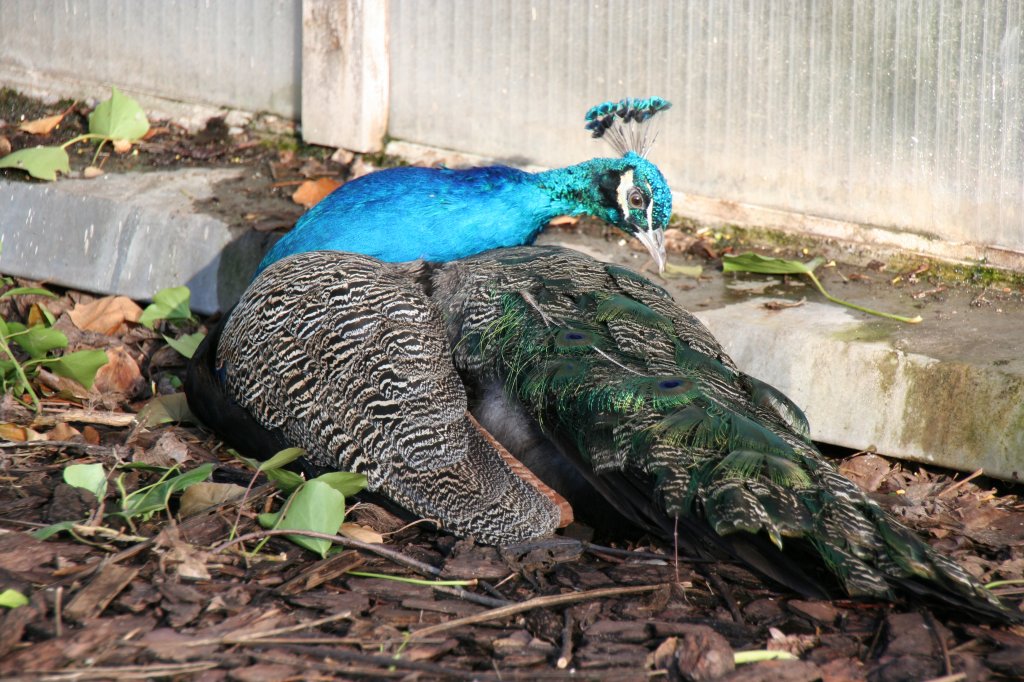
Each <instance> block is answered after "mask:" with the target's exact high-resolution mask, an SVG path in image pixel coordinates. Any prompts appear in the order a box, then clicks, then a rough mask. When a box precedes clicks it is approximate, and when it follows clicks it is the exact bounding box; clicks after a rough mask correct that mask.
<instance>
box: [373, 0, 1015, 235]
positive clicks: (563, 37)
mask: <svg viewBox="0 0 1024 682" xmlns="http://www.w3.org/2000/svg"><path fill="white" fill-rule="evenodd" d="M391 17H392V18H391V46H392V47H391V50H392V97H391V111H390V120H391V124H390V132H391V135H392V136H394V137H397V138H402V139H406V140H410V141H413V142H418V143H422V144H427V145H432V146H439V147H445V148H449V149H455V150H459V151H466V152H472V153H476V154H483V155H487V156H493V157H497V158H504V159H511V160H521V161H532V162H537V163H541V164H545V165H564V164H566V163H569V162H571V161H574V160H579V159H582V158H585V157H588V156H593V155H595V154H596V153H599V151H601V150H599V149H598V148H597V143H593V142H590V141H588V140H587V139H586V138H585V135H584V132H583V130H582V127H581V122H582V120H581V119H582V113H583V111H584V110H585V109H586V108H587V107H589V106H590V105H592V104H594V103H597V102H599V101H602V100H605V99H612V98H619V97H622V96H625V95H631V96H647V95H654V94H656V95H661V96H663V97H666V98H668V99H670V100H671V101H673V102H674V103H675V108H674V110H673V111H671V112H669V114H668V116H667V117H666V121H665V124H664V125H665V128H664V129H663V131H662V135H661V141H660V143H659V145H658V146H657V147H656V148H655V151H654V152H652V155H651V156H652V158H653V159H654V160H655V161H657V162H658V163H660V164H661V165H662V167H663V168H664V170H665V171H666V173H667V174H668V176H669V178H670V182H671V183H672V184H673V186H674V187H675V188H677V189H679V190H682V191H685V192H690V193H694V194H700V195H705V196H709V197H718V198H722V199H726V200H731V201H739V202H746V203H752V204H760V205H763V206H768V207H775V208H780V209H784V210H787V211H796V212H804V213H809V214H813V215H820V216H825V217H833V218H839V219H843V220H848V221H853V222H860V223H865V224H871V225H880V226H885V227H893V228H897V229H900V230H905V231H911V232H914V233H918V234H922V235H925V236H929V237H931V236H934V237H939V238H942V239H946V240H950V241H965V242H972V243H978V244H989V245H998V246H1002V247H1005V248H1009V249H1014V250H1018V251H1024V48H1022V44H1021V43H1022V31H1024V5H1022V4H1021V3H1018V2H1007V3H1003V2H982V1H980V0H965V1H956V0H943V1H942V2H934V1H933V0H876V1H875V2H859V1H857V0H835V1H833V2H815V1H813V0H806V1H804V2H795V1H793V2H791V1H778V2H769V1H767V0H746V1H744V0H686V1H681V0H648V1H647V2H635V1H631V0H606V1H601V2H592V1H590V0H531V1H529V2H526V1H524V0H437V1H436V2H423V1H422V0H392V12H391Z"/></svg>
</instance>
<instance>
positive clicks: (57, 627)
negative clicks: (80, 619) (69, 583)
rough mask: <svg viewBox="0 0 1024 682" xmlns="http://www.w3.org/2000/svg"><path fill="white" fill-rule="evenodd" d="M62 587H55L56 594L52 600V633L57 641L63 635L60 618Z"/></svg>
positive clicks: (62, 598)
mask: <svg viewBox="0 0 1024 682" xmlns="http://www.w3.org/2000/svg"><path fill="white" fill-rule="evenodd" d="M63 602H64V586H63V585H58V586H57V594H56V596H55V597H54V600H53V632H54V636H55V637H57V638H58V639H59V638H60V637H61V636H62V635H63V634H64V620H63V618H62V617H61V616H62V611H63V610H64V604H63Z"/></svg>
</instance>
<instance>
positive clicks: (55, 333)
mask: <svg viewBox="0 0 1024 682" xmlns="http://www.w3.org/2000/svg"><path fill="white" fill-rule="evenodd" d="M11 326H13V325H11ZM11 341H13V342H14V343H16V344H18V345H19V346H21V347H22V348H23V349H24V350H25V352H26V353H28V354H29V355H30V356H31V357H32V359H33V360H40V359H42V358H45V357H46V354H47V353H49V352H50V351H51V350H55V349H57V348H67V347H68V337H66V336H64V333H63V332H61V331H60V330H58V329H54V328H53V327H44V326H43V325H41V324H39V325H36V326H34V327H29V328H28V329H26V330H24V332H23V333H21V334H18V335H17V336H15V337H14V338H12V339H11ZM103 357H104V358H106V354H104V355H103Z"/></svg>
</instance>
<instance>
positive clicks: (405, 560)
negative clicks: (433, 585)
mask: <svg viewBox="0 0 1024 682" xmlns="http://www.w3.org/2000/svg"><path fill="white" fill-rule="evenodd" d="M274 535H301V536H303V537H308V538H320V539H321V540H330V541H331V542H334V543H336V544H339V545H341V546H342V547H349V548H351V549H361V550H363V551H364V552H373V553H374V554H377V555H380V556H382V557H384V558H385V559H390V560H391V561H393V562H395V563H396V564H400V565H402V566H405V567H406V568H411V569H412V570H414V571H416V572H417V573H421V574H424V575H429V576H439V575H441V569H440V568H437V567H436V566H431V565H430V564H426V563H423V562H422V561H418V560H416V559H413V558H412V557H407V556H405V555H404V554H402V553H401V552H396V551H395V550H393V549H388V548H387V547H384V546H382V545H375V544H372V543H369V542H362V541H360V540H353V539H352V538H347V537H344V536H342V535H331V534H330V533H317V532H316V531H312V530H284V529H275V530H259V531H254V532H252V533H246V534H245V535H240V536H238V537H237V538H232V539H231V540H226V541H224V542H222V543H220V544H219V545H217V546H216V547H214V548H213V550H212V552H213V553H214V554H219V553H220V552H223V551H224V550H225V549H227V548H228V547H231V546H232V545H237V544H240V543H243V542H249V541H250V540H259V539H262V538H265V537H271V536H274Z"/></svg>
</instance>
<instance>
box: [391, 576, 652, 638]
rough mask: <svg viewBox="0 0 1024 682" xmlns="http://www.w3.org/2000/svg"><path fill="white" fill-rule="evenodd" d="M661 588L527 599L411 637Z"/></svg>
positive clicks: (614, 589) (608, 589) (605, 589)
mask: <svg viewBox="0 0 1024 682" xmlns="http://www.w3.org/2000/svg"><path fill="white" fill-rule="evenodd" d="M659 587H661V585H636V586H633V587H602V588H599V589H596V590H587V591H586V592H571V593H569V594H553V595H549V596H546V597H534V598H533V599H527V600H526V601H524V602H520V603H518V604H510V605H509V606H502V607H500V608H497V609H491V610H490V611H484V612H483V613H477V614H474V615H472V616H465V617H463V618H456V619H455V620H450V621H448V622H446V623H438V624H437V625H430V626H428V627H425V628H423V629H421V630H414V631H413V632H410V633H409V636H410V637H414V638H419V637H426V636H428V635H436V634H437V633H439V632H446V631H448V630H452V629H454V628H457V627H461V626H463V625H475V624H477V623H486V622H487V621H491V620H496V619H498V618H505V617H507V616H514V615H516V614H517V613H524V612H526V611H532V610H533V609H539V608H544V607H546V606H561V605H562V604H575V603H576V602H581V601H590V600H592V599H601V598H603V597H617V596H619V595H623V594H639V593H641V592H651V591H653V590H656V589H658V588H659Z"/></svg>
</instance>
